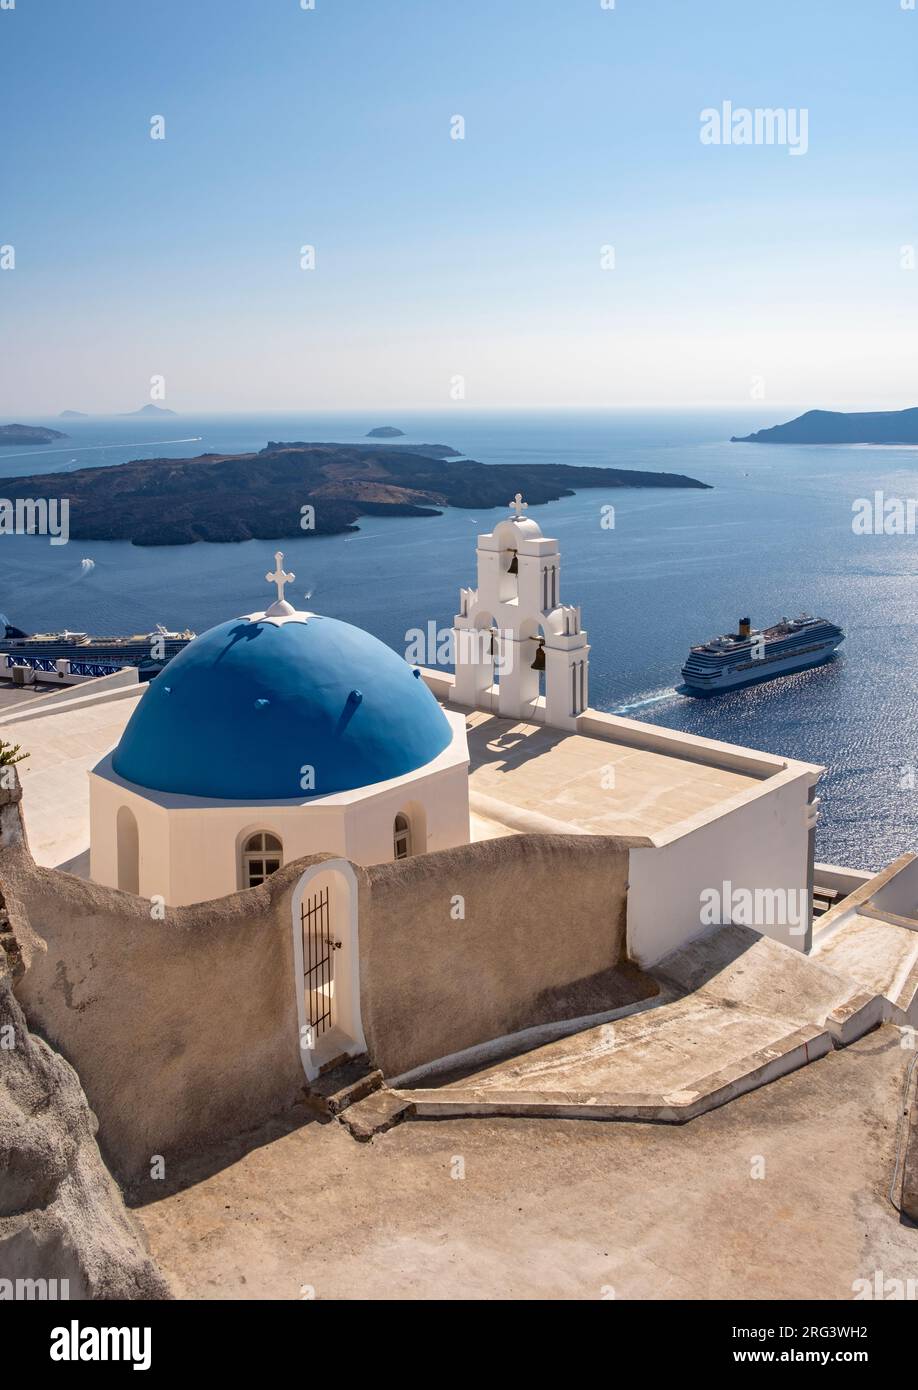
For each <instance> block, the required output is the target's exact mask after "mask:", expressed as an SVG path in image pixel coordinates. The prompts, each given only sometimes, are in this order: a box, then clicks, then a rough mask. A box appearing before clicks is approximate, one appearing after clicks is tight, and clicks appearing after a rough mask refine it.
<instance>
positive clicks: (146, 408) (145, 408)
mask: <svg viewBox="0 0 918 1390" xmlns="http://www.w3.org/2000/svg"><path fill="white" fill-rule="evenodd" d="M175 413H176V412H175V411H174V410H167V409H166V407H165V406H164V405H142V406H141V407H140V409H139V410H124V411H122V412H121V414H122V418H123V419H128V418H132V417H133V416H135V415H175Z"/></svg>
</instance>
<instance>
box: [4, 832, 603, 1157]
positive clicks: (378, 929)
mask: <svg viewBox="0 0 918 1390" xmlns="http://www.w3.org/2000/svg"><path fill="white" fill-rule="evenodd" d="M6 809H7V810H8V811H10V812H11V813H10V815H9V816H8V818H7V820H6V821H5V822H4V827H5V830H4V833H3V835H2V837H0V887H2V891H3V892H4V894H5V897H6V907H7V911H8V913H9V918H10V930H9V931H8V932H7V933H6V935H7V936H14V937H15V944H16V949H17V950H18V951H19V952H21V957H22V962H21V963H22V966H24V971H23V972H22V973H21V974H20V977H19V979H18V980H17V983H16V995H17V997H18V999H19V1001H20V1003H21V1005H22V1007H23V1009H24V1010H25V1013H26V1015H27V1017H28V1019H29V1022H30V1025H31V1026H32V1027H33V1028H37V1029H38V1030H40V1032H41V1034H42V1035H43V1037H44V1038H46V1039H47V1041H48V1042H49V1043H50V1045H51V1046H52V1047H53V1048H55V1049H56V1050H57V1051H58V1052H60V1053H61V1054H62V1056H63V1057H64V1058H66V1059H67V1061H68V1062H69V1063H70V1064H71V1065H72V1066H73V1067H74V1068H75V1069H76V1071H77V1073H78V1074H79V1078H80V1081H81V1082H82V1085H83V1088H84V1090H85V1092H86V1095H87V1097H88V1099H89V1103H90V1105H91V1106H92V1109H93V1111H94V1112H95V1113H96V1115H97V1116H98V1119H99V1126H100V1128H99V1144H100V1148H101V1150H102V1153H103V1155H104V1156H105V1158H106V1160H107V1162H108V1163H109V1166H110V1167H111V1169H112V1171H113V1172H115V1173H116V1175H117V1176H118V1177H119V1178H120V1179H121V1180H122V1181H128V1182H131V1183H133V1182H135V1181H138V1180H140V1179H143V1178H145V1177H148V1176H149V1174H150V1168H151V1165H152V1164H154V1163H155V1162H156V1161H157V1159H158V1158H160V1157H161V1158H162V1160H164V1162H165V1164H166V1167H167V1170H168V1165H169V1164H170V1162H171V1161H172V1160H173V1159H175V1158H177V1157H178V1156H179V1155H181V1154H184V1153H187V1152H189V1151H191V1150H194V1149H200V1148H207V1147H209V1146H210V1145H211V1144H212V1143H214V1142H215V1141H217V1140H220V1139H223V1138H225V1137H227V1136H229V1135H232V1134H238V1133H240V1132H242V1131H244V1130H246V1129H248V1128H253V1127H255V1126H257V1125H259V1124H260V1123H262V1122H263V1121H264V1120H265V1119H267V1118H268V1117H269V1116H271V1115H274V1114H277V1113H279V1112H280V1111H282V1110H284V1109H285V1108H287V1107H289V1106H290V1105H292V1104H294V1103H295V1102H296V1101H297V1100H298V1099H300V1098H301V1097H302V1095H303V1092H304V1087H305V1084H306V1078H305V1074H304V1071H303V1067H302V1062H301V1057H300V1051H299V1030H298V1020H297V994H296V991H297V984H296V979H295V973H296V972H295V966H294V949H293V929H292V918H291V910H292V899H293V895H294V891H295V889H296V885H297V883H298V881H299V879H300V877H301V875H302V873H303V872H304V870H306V869H307V868H308V867H310V866H311V865H314V864H320V863H322V862H324V861H325V860H327V859H329V858H330V856H327V855H320V856H316V857H315V858H312V859H301V860H299V861H298V862H296V863H292V864H288V865H286V866H285V867H284V868H283V869H282V870H281V871H280V872H279V873H277V874H275V875H274V876H273V877H272V878H271V879H269V880H268V882H267V883H265V884H264V885H262V886H261V887H259V888H254V889H250V890H248V891H246V892H243V893H235V894H232V895H230V896H228V897H225V898H220V899H217V900H215V901H213V902H208V903H199V904H195V905H192V906H187V907H178V908H167V909H165V915H164V916H161V915H159V914H158V913H157V911H155V910H154V907H153V905H151V903H150V902H148V901H146V900H145V899H142V898H138V897H134V896H132V895H130V894H127V893H123V892H120V891H119V890H117V889H112V888H106V887H103V886H101V885H99V884H94V883H90V882H86V881H84V880H83V879H78V878H75V877H73V876H71V875H69V874H65V873H61V872H59V871H56V870H53V869H45V868H42V867H40V866H36V865H35V864H34V863H33V861H32V858H31V856H30V854H29V852H28V847H27V845H26V843H25V839H24V836H23V834H22V828H21V825H20V822H19V817H18V808H17V807H15V806H13V807H12V808H10V807H8V808H6ZM627 863H628V851H627V846H626V842H624V841H623V842H618V841H616V840H611V839H601V838H598V837H592V836H570V835H565V836H552V835H519V836H509V837H507V838H503V839H499V840H493V841H488V842H485V843H482V844H476V845H467V846H463V847H461V848H458V849H452V850H443V851H440V852H439V853H436V854H431V855H425V856H422V857H419V858H417V859H411V860H406V861H404V862H401V863H397V864H389V865H380V866H377V867H374V868H372V869H369V870H367V869H361V868H355V874H356V878H357V883H358V890H357V891H358V903H359V921H358V929H359V951H360V975H361V980H360V998H361V1012H362V1015H363V1023H364V1031H365V1033H366V1038H367V1043H368V1047H369V1050H370V1053H371V1056H372V1057H373V1060H374V1062H375V1063H376V1064H377V1065H379V1066H381V1067H382V1068H383V1069H384V1070H385V1071H386V1072H388V1073H389V1074H390V1075H394V1074H397V1073H401V1072H403V1071H406V1070H408V1069H409V1068H411V1067H413V1066H416V1065H419V1064H421V1063H424V1062H428V1061H433V1060H435V1059H436V1058H438V1057H441V1056H443V1055H446V1054H450V1053H453V1052H455V1051H457V1050H460V1049H462V1048H465V1047H469V1046H472V1045H474V1044H476V1043H479V1042H483V1041H490V1040H491V1039H493V1038H497V1037H500V1036H502V1035H503V1034H506V1033H511V1032H516V1031H518V1030H520V1029H523V1028H526V1027H531V1026H536V1025H538V1024H541V1023H548V1022H555V1021H557V1020H559V1019H565V1018H575V1017H579V1016H582V1015H584V1014H588V1013H592V1012H599V1011H602V1010H604V1009H607V1008H609V1007H614V1006H615V1002H617V1001H614V1000H613V1002H612V1003H611V1004H610V999H612V997H613V995H614V992H615V988H616V984H618V985H619V987H620V980H618V977H617V974H616V970H615V967H616V966H617V965H618V964H619V963H620V961H621V959H622V956H623V952H624V936H625V901H626V878H627ZM457 897H461V899H462V900H463V904H464V907H463V912H464V915H462V916H460V915H458V914H455V912H454V906H455V902H456V900H457ZM17 968H19V966H18V961H17Z"/></svg>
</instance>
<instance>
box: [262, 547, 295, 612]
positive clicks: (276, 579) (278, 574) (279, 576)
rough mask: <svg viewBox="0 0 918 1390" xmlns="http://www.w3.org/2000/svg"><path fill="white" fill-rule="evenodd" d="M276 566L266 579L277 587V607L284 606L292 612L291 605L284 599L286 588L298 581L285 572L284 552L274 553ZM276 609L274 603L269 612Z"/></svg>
mask: <svg viewBox="0 0 918 1390" xmlns="http://www.w3.org/2000/svg"><path fill="white" fill-rule="evenodd" d="M274 566H275V568H274V573H273V574H266V575H265V579H266V580H267V581H268V583H269V584H276V585H277V605H280V604H284V606H285V609H290V611H291V612H292V611H293V609H292V608H290V604H289V603H287V602H286V600H285V598H284V586H285V585H287V584H292V583H293V581H294V579H296V575H295V574H288V573H287V572H286V571H285V570H284V552H283V551H282V550H276V551H275V552H274ZM274 607H275V604H273V603H272V605H271V608H269V609H268V612H269V613H270V612H271V611H272V609H273V608H274Z"/></svg>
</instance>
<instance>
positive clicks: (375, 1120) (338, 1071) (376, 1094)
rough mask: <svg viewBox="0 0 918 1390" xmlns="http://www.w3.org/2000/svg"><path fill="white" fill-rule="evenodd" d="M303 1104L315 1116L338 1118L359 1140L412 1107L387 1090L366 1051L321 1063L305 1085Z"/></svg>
mask: <svg viewBox="0 0 918 1390" xmlns="http://www.w3.org/2000/svg"><path fill="white" fill-rule="evenodd" d="M306 1104H307V1105H308V1106H309V1108H310V1109H311V1110H312V1111H313V1112H314V1113H315V1114H316V1115H317V1117H318V1118H320V1119H328V1120H338V1121H340V1123H341V1124H343V1125H344V1127H345V1129H346V1130H347V1131H348V1133H349V1134H351V1135H352V1136H353V1138H355V1139H357V1140H359V1141H360V1142H361V1143H367V1142H368V1141H369V1140H370V1139H372V1138H373V1135H374V1134H384V1133H385V1132H386V1130H388V1129H392V1127H393V1126H394V1125H397V1124H400V1123H401V1121H402V1120H404V1119H405V1118H406V1117H407V1116H408V1115H409V1114H410V1113H411V1112H412V1110H413V1108H414V1107H413V1105H412V1103H411V1102H410V1101H408V1100H406V1099H404V1097H402V1096H398V1095H396V1094H395V1093H394V1092H393V1091H390V1090H389V1088H388V1087H387V1086H386V1084H385V1081H384V1079H383V1074H382V1072H381V1071H380V1070H379V1069H378V1068H377V1067H374V1066H373V1065H372V1063H371V1062H370V1059H369V1057H368V1056H367V1055H366V1053H362V1054H361V1055H360V1056H359V1057H338V1058H336V1059H335V1060H334V1061H332V1062H330V1063H328V1064H327V1065H326V1066H324V1067H323V1068H322V1070H321V1071H320V1073H319V1075H318V1077H317V1078H316V1079H315V1081H311V1082H310V1083H309V1085H308V1086H307V1088H306Z"/></svg>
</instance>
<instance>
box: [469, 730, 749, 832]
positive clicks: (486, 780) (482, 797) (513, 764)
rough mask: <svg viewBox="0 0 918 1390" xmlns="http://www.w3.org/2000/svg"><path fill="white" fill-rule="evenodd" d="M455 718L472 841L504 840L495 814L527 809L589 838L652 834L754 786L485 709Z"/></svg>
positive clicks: (703, 766)
mask: <svg viewBox="0 0 918 1390" xmlns="http://www.w3.org/2000/svg"><path fill="white" fill-rule="evenodd" d="M447 708H449V709H455V710H458V708H459V707H458V706H454V705H449V706H447ZM462 713H464V714H465V715H466V724H467V727H468V738H469V754H470V759H471V761H470V768H469V775H470V782H469V791H470V794H471V798H472V810H473V813H474V814H475V815H476V816H478V817H480V818H481V819H482V820H483V821H484V822H485V825H484V826H483V827H482V828H481V830H480V831H479V833H478V835H477V836H474V838H481V839H487V838H490V837H491V835H492V834H495V833H497V834H506V833H507V829H506V826H505V825H504V824H503V822H502V811H507V812H509V813H511V815H512V813H513V812H535V813H537V814H538V815H541V816H547V817H549V818H550V819H552V820H555V821H560V822H563V823H566V824H567V825H569V826H570V827H571V829H572V830H582V831H583V832H585V833H587V834H593V835H654V834H658V833H660V832H661V831H664V830H667V829H669V828H670V827H671V826H673V825H676V824H678V823H679V822H680V821H684V820H687V819H689V818H690V817H691V816H695V815H698V814H699V813H701V812H704V811H708V810H711V809H712V808H713V807H715V806H717V805H718V804H719V803H720V802H723V801H726V800H728V799H729V798H730V797H733V796H735V795H736V794H737V793H738V792H743V791H746V790H748V789H749V788H751V787H754V786H756V785H757V784H758V782H759V781H760V780H761V779H760V778H757V777H754V776H751V775H750V774H748V773H744V772H735V771H732V770H731V769H728V768H724V767H717V766H716V765H711V764H709V763H701V762H692V761H690V760H689V759H687V758H681V757H678V756H676V755H673V754H667V753H657V752H653V751H651V750H649V749H646V748H637V747H634V746H633V745H631V744H625V743H616V742H615V741H614V740H607V739H603V738H593V737H589V736H585V735H582V734H571V733H565V732H564V731H562V730H558V729H547V728H545V726H544V725H542V724H526V723H523V722H521V721H520V720H514V719H502V718H500V717H498V716H497V715H494V714H488V713H487V712H486V711H484V710H471V711H469V710H463V711H462ZM489 826H490V827H496V829H492V828H489ZM473 829H474V827H473Z"/></svg>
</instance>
